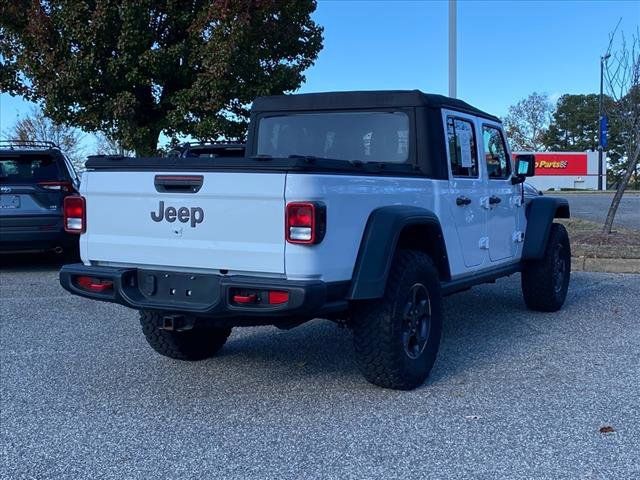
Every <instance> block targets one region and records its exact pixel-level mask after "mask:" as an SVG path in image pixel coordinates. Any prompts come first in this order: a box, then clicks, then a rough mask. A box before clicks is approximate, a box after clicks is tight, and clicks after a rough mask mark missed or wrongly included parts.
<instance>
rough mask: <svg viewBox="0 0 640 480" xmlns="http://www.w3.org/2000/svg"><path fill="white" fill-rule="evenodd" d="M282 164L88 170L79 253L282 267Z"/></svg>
mask: <svg viewBox="0 0 640 480" xmlns="http://www.w3.org/2000/svg"><path fill="white" fill-rule="evenodd" d="M285 178H286V174H285V173H284V172H273V173H252V172H242V173H234V172H197V173H193V172H175V171H172V172H164V173H156V172H149V171H91V172H88V173H85V175H84V177H83V182H82V187H81V192H82V194H83V195H84V196H85V197H86V202H87V232H86V234H85V235H83V239H82V241H81V248H82V258H83V260H85V261H92V262H99V263H103V264H125V265H135V266H159V267H174V268H176V269H188V270H197V269H209V270H211V269H215V270H222V271H223V273H225V272H228V273H242V272H248V273H251V274H253V275H255V274H256V273H257V274H260V273H262V274H265V275H267V274H284V230H285V229H284V188H285Z"/></svg>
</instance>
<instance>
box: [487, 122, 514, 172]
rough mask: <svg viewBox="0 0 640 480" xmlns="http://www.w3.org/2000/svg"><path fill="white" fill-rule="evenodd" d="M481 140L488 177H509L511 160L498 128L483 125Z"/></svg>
mask: <svg viewBox="0 0 640 480" xmlns="http://www.w3.org/2000/svg"><path fill="white" fill-rule="evenodd" d="M482 141H483V143H484V156H485V160H486V162H487V173H488V175H489V178H490V179H492V180H496V179H498V180H504V179H507V178H509V177H510V176H511V162H510V161H509V156H508V155H507V147H506V146H505V143H504V137H503V136H502V132H501V131H500V129H498V128H496V127H492V126H490V125H483V126H482Z"/></svg>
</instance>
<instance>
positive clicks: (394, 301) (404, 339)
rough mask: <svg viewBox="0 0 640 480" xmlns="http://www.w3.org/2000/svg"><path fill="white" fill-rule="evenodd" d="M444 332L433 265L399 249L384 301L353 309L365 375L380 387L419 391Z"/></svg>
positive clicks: (419, 254)
mask: <svg viewBox="0 0 640 480" xmlns="http://www.w3.org/2000/svg"><path fill="white" fill-rule="evenodd" d="M441 333H442V295H441V292H440V280H439V277H438V271H437V270H436V268H435V266H434V264H433V261H432V260H431V258H430V257H429V256H428V255H426V254H425V253H422V252H419V251H414V250H399V251H398V252H397V253H396V256H395V259H394V262H393V265H392V267H391V271H390V272H389V278H388V281H387V286H386V290H385V294H384V297H383V298H381V299H379V300H375V301H369V302H362V303H359V304H356V305H354V309H353V339H354V346H355V351H356V361H357V363H358V367H359V369H360V371H361V372H362V374H363V375H364V377H365V378H366V379H367V380H368V381H369V382H371V383H373V384H375V385H378V386H380V387H384V388H393V389H398V390H411V389H413V388H416V387H419V386H420V385H422V384H423V383H424V381H425V380H426V379H427V377H428V376H429V373H430V372H431V368H432V367H433V364H434V362H435V359H436V355H437V353H438V348H439V346H440V336H441Z"/></svg>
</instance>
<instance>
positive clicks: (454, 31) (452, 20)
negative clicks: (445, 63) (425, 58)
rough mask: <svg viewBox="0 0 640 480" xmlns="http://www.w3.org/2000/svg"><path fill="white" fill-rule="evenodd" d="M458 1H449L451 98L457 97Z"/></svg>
mask: <svg viewBox="0 0 640 480" xmlns="http://www.w3.org/2000/svg"><path fill="white" fill-rule="evenodd" d="M456 17H457V6H456V0H449V96H450V97H451V98H456V97H457V83H458V78H457V77H458V42H457V40H458V26H457V18H456Z"/></svg>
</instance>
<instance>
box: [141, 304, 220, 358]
mask: <svg viewBox="0 0 640 480" xmlns="http://www.w3.org/2000/svg"><path fill="white" fill-rule="evenodd" d="M162 317H163V313H162V312H158V311H153V310H140V325H141V326H142V332H143V333H144V336H145V338H146V339H147V342H148V343H149V345H150V346H151V348H153V349H154V350H155V351H156V352H158V353H159V354H160V355H164V356H165V357H169V358H175V359H178V360H189V361H195V360H204V359H206V358H209V357H212V356H213V355H215V354H216V353H217V352H218V350H220V349H221V348H222V346H223V345H224V344H225V342H226V341H227V338H228V337H229V335H230V334H231V329H230V328H214V327H199V326H198V325H196V326H195V327H194V328H192V329H190V330H184V331H172V330H165V329H163V328H161V326H162Z"/></svg>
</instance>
